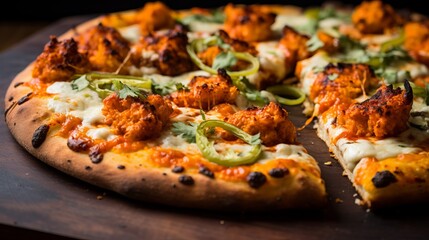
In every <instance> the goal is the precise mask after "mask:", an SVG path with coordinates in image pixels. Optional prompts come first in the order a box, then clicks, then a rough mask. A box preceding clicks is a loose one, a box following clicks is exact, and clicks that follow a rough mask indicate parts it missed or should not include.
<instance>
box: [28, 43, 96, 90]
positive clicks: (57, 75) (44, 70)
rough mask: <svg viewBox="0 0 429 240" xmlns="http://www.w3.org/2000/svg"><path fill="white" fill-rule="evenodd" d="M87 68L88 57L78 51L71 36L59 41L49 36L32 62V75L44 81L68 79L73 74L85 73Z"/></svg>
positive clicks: (88, 66)
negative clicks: (48, 39)
mask: <svg viewBox="0 0 429 240" xmlns="http://www.w3.org/2000/svg"><path fill="white" fill-rule="evenodd" d="M89 69H90V64H89V61H88V58H87V57H86V55H85V54H81V53H79V51H78V45H77V42H76V41H75V40H74V39H73V38H70V39H65V40H63V41H59V40H58V39H57V38H56V37H55V36H51V38H50V41H49V42H48V43H47V44H46V45H45V47H44V49H43V52H42V53H41V54H40V55H39V56H38V57H37V59H36V61H35V63H34V68H33V71H32V77H33V78H38V79H39V80H40V81H42V82H45V83H52V82H57V81H69V80H71V77H72V76H73V75H74V74H80V73H85V72H88V71H89Z"/></svg>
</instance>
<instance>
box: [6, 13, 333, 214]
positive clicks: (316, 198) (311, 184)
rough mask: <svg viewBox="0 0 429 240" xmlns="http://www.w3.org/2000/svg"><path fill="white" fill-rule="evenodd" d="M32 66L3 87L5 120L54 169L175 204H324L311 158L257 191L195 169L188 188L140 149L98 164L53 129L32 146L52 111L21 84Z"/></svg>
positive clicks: (229, 206) (18, 138)
mask: <svg viewBox="0 0 429 240" xmlns="http://www.w3.org/2000/svg"><path fill="white" fill-rule="evenodd" d="M99 21H100V19H99V18H97V19H93V20H90V21H88V22H85V23H83V24H81V25H79V26H77V27H76V28H75V29H73V30H70V31H68V32H66V33H65V34H63V35H62V36H60V37H59V39H65V38H70V37H71V36H73V34H74V33H75V32H76V31H78V32H80V31H83V30H85V29H87V28H89V27H91V26H94V25H95V24H98V22H99ZM33 64H34V63H32V64H30V65H29V66H27V68H26V69H25V70H23V71H22V72H21V73H20V74H19V75H17V76H16V77H15V79H14V80H13V81H12V83H11V84H10V86H9V88H8V90H7V93H6V97H5V109H6V122H7V125H8V127H9V129H10V131H11V133H12V135H13V136H14V137H15V139H16V141H17V142H18V143H19V144H20V145H22V146H23V147H24V148H25V149H26V150H27V151H28V152H29V153H31V154H32V155H33V156H35V157H36V158H38V159H40V160H41V161H43V162H45V163H46V164H48V165H50V166H52V167H54V168H56V169H58V170H61V171H63V172H65V173H67V174H69V175H71V176H74V177H76V178H78V179H81V180H83V181H86V182H88V183H91V184H93V185H96V186H99V187H102V188H105V189H109V190H112V191H115V192H117V193H120V194H122V195H124V196H127V197H130V198H133V199H137V200H142V201H148V202H155V203H160V204H166V205H172V206H180V207H189V208H201V209H218V210H226V211H227V210H231V211H239V210H249V211H262V210H273V209H288V208H294V209H295V208H320V207H322V206H324V205H325V204H326V203H327V197H326V191H325V185H324V181H323V180H322V179H321V177H320V169H318V167H317V163H316V162H315V161H314V165H311V164H309V163H300V164H308V165H311V166H309V168H312V169H314V171H312V172H316V173H317V174H314V173H310V172H309V171H305V170H303V169H302V168H301V167H300V166H302V165H298V167H297V168H296V169H290V170H291V171H290V174H289V175H288V176H287V177H284V178H282V179H274V178H271V177H267V182H266V183H265V184H264V185H263V186H262V187H260V188H257V189H255V188H251V187H250V186H249V184H248V183H247V182H246V181H227V180H223V179H216V178H214V179H212V178H208V177H207V176H204V175H202V174H198V172H197V170H195V172H191V173H189V174H188V173H187V172H186V174H187V175H190V176H192V178H193V179H194V181H195V183H194V185H192V186H188V185H184V184H181V183H180V182H179V181H178V177H179V176H180V174H177V173H173V172H172V171H171V168H165V167H158V166H153V165H150V164H149V165H148V162H149V161H148V159H145V158H144V157H141V156H142V155H143V156H144V151H143V153H140V154H139V157H133V155H132V154H129V155H126V154H121V153H114V152H109V153H106V154H105V155H104V158H103V161H102V162H100V163H98V164H93V163H92V162H91V161H90V159H89V157H88V154H85V153H78V152H74V151H72V150H70V149H69V148H68V147H67V139H65V138H62V137H59V136H55V132H54V131H49V133H48V136H47V137H46V140H45V141H44V142H43V144H42V145H41V146H40V147H38V148H34V147H33V145H32V136H33V133H34V132H35V130H36V129H37V128H38V127H40V126H41V125H43V124H46V122H47V120H48V119H49V118H50V117H51V114H52V113H51V112H50V111H49V110H48V109H47V104H46V103H47V102H46V101H47V97H45V98H43V97H38V95H33V96H32V95H28V94H29V93H30V92H31V91H32V89H30V88H28V87H26V86H24V85H22V84H21V83H23V82H27V81H30V80H31V72H32V67H33ZM24 100H25V101H24ZM119 165H121V168H118V166H119Z"/></svg>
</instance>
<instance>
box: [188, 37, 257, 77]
mask: <svg viewBox="0 0 429 240" xmlns="http://www.w3.org/2000/svg"><path fill="white" fill-rule="evenodd" d="M203 41H204V39H195V40H194V41H192V42H191V43H190V44H188V46H186V50H187V52H188V54H189V56H190V57H191V60H192V61H193V62H194V63H195V65H197V66H198V67H199V68H200V69H202V70H204V71H206V72H208V73H210V74H217V69H214V68H212V67H209V66H207V65H205V64H204V63H203V62H202V61H201V59H200V58H198V56H197V54H196V53H195V49H198V46H199V45H201V43H202V42H203ZM231 52H232V54H234V56H235V57H236V58H237V59H240V60H244V61H247V62H249V63H251V64H252V67H250V68H248V69H245V70H241V71H227V73H228V75H229V76H230V77H232V78H236V77H240V76H248V75H252V74H255V73H257V72H258V70H259V60H258V58H256V57H254V56H252V55H251V54H249V53H244V52H234V51H231Z"/></svg>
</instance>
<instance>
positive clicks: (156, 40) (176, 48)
mask: <svg viewBox="0 0 429 240" xmlns="http://www.w3.org/2000/svg"><path fill="white" fill-rule="evenodd" d="M187 44H188V36H187V35H186V31H185V30H184V29H182V28H181V27H180V26H177V28H175V29H173V30H169V31H167V32H166V33H153V34H149V35H148V36H145V37H144V38H142V39H141V40H140V41H139V43H137V44H136V45H135V46H134V48H133V50H132V56H131V61H132V63H133V64H134V65H135V66H137V67H138V68H141V67H144V68H154V69H155V71H157V72H158V73H160V74H162V75H168V76H176V75H179V74H182V73H185V72H188V71H192V70H194V69H195V68H196V66H195V65H194V63H193V62H192V60H191V57H190V56H189V54H188V52H187V51H186V45H187Z"/></svg>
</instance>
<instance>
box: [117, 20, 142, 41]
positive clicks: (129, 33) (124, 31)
mask: <svg viewBox="0 0 429 240" xmlns="http://www.w3.org/2000/svg"><path fill="white" fill-rule="evenodd" d="M119 33H120V34H121V35H122V36H123V37H124V38H125V39H127V40H128V41H130V42H132V43H136V42H138V41H139V40H140V37H141V32H140V27H139V25H138V24H135V25H130V26H126V27H122V28H120V29H119Z"/></svg>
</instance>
